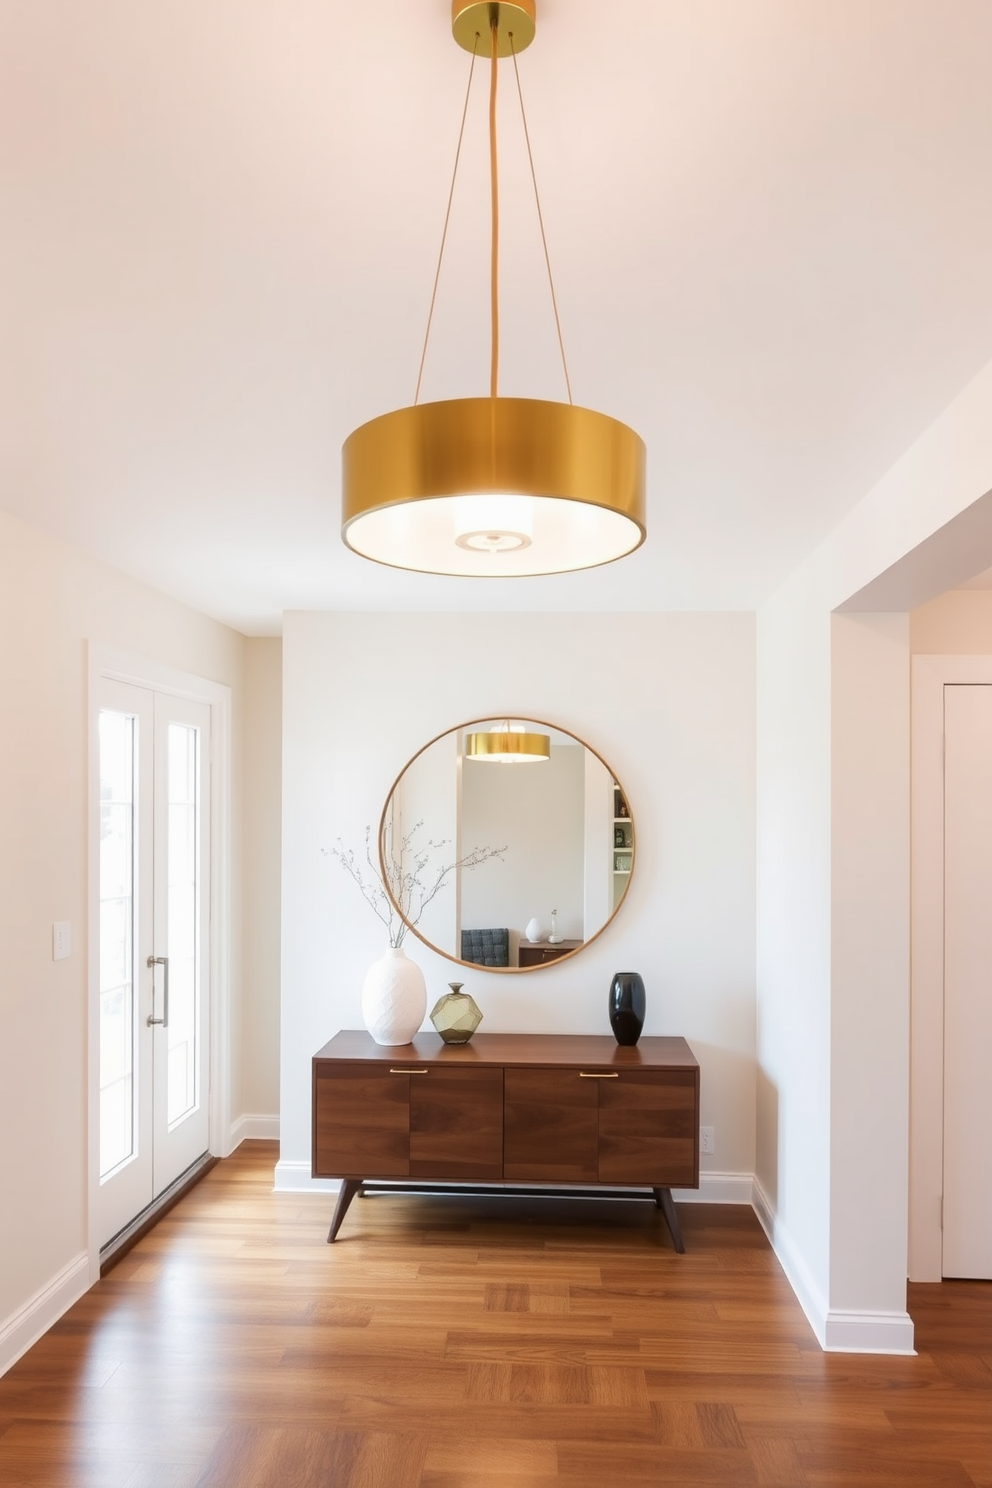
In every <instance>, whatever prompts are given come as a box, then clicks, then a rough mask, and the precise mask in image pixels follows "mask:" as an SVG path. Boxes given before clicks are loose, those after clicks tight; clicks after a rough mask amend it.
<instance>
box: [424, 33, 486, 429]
mask: <svg viewBox="0 0 992 1488" xmlns="http://www.w3.org/2000/svg"><path fill="white" fill-rule="evenodd" d="M478 46H479V38H478V35H476V38H475V50H473V52H472V61H471V63H470V64H469V69H468V87H467V88H466V89H465V103H464V105H463V107H462V122H461V127H460V129H459V130H458V145H457V147H456V149H455V168H454V170H453V171H452V172H451V188H450V190H449V192H448V207H447V210H446V211H445V214H444V227H443V228H442V230H441V248H440V251H439V252H438V255H437V268H436V269H435V271H434V288H433V289H432V291H431V306H430V309H429V310H428V312H427V329H426V330H425V332H424V348H423V350H422V351H421V353H420V367H419V369H418V371H417V389H416V392H415V393H414V395H413V403H414V407H416V405H417V403H418V402H419V401H420V384H421V382H422V381H423V377H424V362H425V361H426V360H427V343H428V341H429V340H430V335H431V323H432V321H433V319H434V305H435V303H436V301H437V286H438V280H439V279H440V278H441V260H442V259H443V258H444V245H445V242H446V241H447V237H448V223H449V222H450V220H451V203H452V201H453V200H454V195H455V181H456V179H457V176H458V161H459V159H460V157H461V153H462V140H463V138H464V136H465V119H466V117H467V115H468V100H469V97H470V95H471V92H472V74H473V73H474V72H475V57H476V51H477V50H478Z"/></svg>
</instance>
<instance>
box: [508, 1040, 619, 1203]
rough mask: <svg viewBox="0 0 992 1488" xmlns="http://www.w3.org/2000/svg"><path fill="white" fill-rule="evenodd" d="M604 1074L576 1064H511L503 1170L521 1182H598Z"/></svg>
mask: <svg viewBox="0 0 992 1488" xmlns="http://www.w3.org/2000/svg"><path fill="white" fill-rule="evenodd" d="M599 1083H600V1082H599V1081H598V1080H583V1079H582V1078H581V1077H580V1075H579V1072H578V1070H575V1069H546V1068H539V1069H512V1068H510V1069H507V1070H506V1072H505V1075H504V1089H505V1111H504V1132H503V1175H504V1177H505V1178H507V1179H510V1180H511V1181H515V1182H517V1183H595V1182H596V1178H597V1176H598V1175H597V1171H596V1169H597V1143H598V1130H597V1115H596V1108H597V1094H596V1087H597V1085H598V1084H599Z"/></svg>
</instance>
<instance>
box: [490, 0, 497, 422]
mask: <svg viewBox="0 0 992 1488" xmlns="http://www.w3.org/2000/svg"><path fill="white" fill-rule="evenodd" d="M491 8H492V9H493V10H496V9H497V7H495V6H493V7H491ZM498 41H499V23H498V21H497V20H496V19H495V18H494V20H493V23H492V62H491V63H490V68H489V189H490V195H491V198H492V214H493V216H492V251H491V254H490V269H489V305H490V317H491V323H492V341H491V345H490V351H489V396H490V398H495V397H496V387H497V383H498V381H499V185H498V179H497V172H496V72H497V67H498V60H497V43H498Z"/></svg>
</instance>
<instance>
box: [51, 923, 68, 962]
mask: <svg viewBox="0 0 992 1488" xmlns="http://www.w3.org/2000/svg"><path fill="white" fill-rule="evenodd" d="M71 954H72V929H71V927H70V925H69V921H68V920H56V921H55V924H54V925H53V926H52V960H53V961H64V960H65V959H66V958H67V957H68V956H70V955H71Z"/></svg>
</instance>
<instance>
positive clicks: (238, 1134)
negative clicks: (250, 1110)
mask: <svg viewBox="0 0 992 1488" xmlns="http://www.w3.org/2000/svg"><path fill="white" fill-rule="evenodd" d="M278 1140H279V1117H278V1116H239V1117H238V1119H237V1121H235V1122H233V1123H232V1125H231V1151H232V1152H233V1151H234V1149H235V1147H240V1146H241V1143H242V1142H278Z"/></svg>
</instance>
